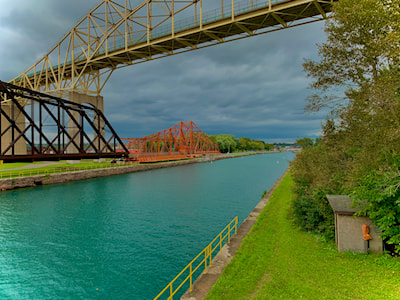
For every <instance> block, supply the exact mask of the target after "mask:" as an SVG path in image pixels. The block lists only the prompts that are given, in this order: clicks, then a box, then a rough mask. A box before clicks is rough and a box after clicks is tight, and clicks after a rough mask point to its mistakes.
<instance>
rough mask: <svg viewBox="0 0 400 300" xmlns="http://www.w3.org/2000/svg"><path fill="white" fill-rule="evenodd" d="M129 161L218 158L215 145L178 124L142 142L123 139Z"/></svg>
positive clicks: (192, 128)
mask: <svg viewBox="0 0 400 300" xmlns="http://www.w3.org/2000/svg"><path fill="white" fill-rule="evenodd" d="M121 140H123V141H124V142H125V146H126V148H127V149H128V150H129V153H130V158H131V159H132V160H136V161H139V162H141V163H143V162H158V161H168V160H179V159H188V158H195V157H198V156H202V155H205V154H220V153H221V152H220V150H219V146H218V144H217V143H216V142H215V141H214V140H212V139H211V138H210V137H209V136H208V135H207V134H205V133H203V132H202V131H201V130H200V129H199V128H198V127H197V125H196V124H195V123H194V122H192V121H188V122H183V121H182V122H179V123H178V124H176V125H174V126H172V127H171V128H168V129H165V130H163V131H160V132H157V133H154V134H151V135H148V136H145V137H143V138H136V139H132V138H122V139H121Z"/></svg>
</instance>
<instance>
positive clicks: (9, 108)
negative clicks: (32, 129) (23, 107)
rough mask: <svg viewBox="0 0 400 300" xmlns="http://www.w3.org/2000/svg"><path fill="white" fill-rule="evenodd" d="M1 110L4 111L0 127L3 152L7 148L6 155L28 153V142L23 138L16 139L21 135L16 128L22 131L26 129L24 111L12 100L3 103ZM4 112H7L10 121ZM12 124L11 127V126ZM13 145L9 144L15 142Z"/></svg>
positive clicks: (1, 115) (0, 115)
mask: <svg viewBox="0 0 400 300" xmlns="http://www.w3.org/2000/svg"><path fill="white" fill-rule="evenodd" d="M1 110H2V111H3V113H2V114H0V117H1V120H0V124H1V125H0V127H1V131H0V133H1V134H2V135H1V149H0V150H1V153H3V152H4V151H6V150H7V148H8V150H7V152H6V153H5V154H6V155H26V153H27V152H26V151H27V150H26V142H25V140H24V139H23V138H20V139H18V140H15V138H16V137H17V136H18V135H19V132H18V130H17V129H16V128H18V129H19V130H20V131H21V132H23V131H24V130H25V117H24V115H23V114H22V112H21V111H20V110H19V109H18V108H17V107H15V105H14V104H13V103H12V102H9V103H2V104H1ZM3 114H7V116H8V118H9V119H11V121H12V122H14V123H13V124H11V123H12V122H10V121H9V120H8V119H7V118H6V117H5V116H4V115H3ZM10 126H11V127H10ZM13 141H15V142H14V146H13V147H9V145H11V144H13Z"/></svg>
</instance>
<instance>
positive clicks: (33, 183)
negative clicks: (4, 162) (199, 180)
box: [0, 152, 275, 192]
mask: <svg viewBox="0 0 400 300" xmlns="http://www.w3.org/2000/svg"><path fill="white" fill-rule="evenodd" d="M268 153H275V152H265V153H244V154H239V155H229V156H217V157H215V156H206V157H200V158H193V159H189V160H178V161H170V162H163V163H157V164H142V165H140V164H139V165H128V166H118V167H111V168H101V169H93V170H83V171H74V172H64V173H53V174H41V175H33V176H23V177H13V178H4V179H0V192H2V191H10V190H15V189H22V188H31V187H37V186H42V185H52V184H60V183H67V182H71V181H79V180H86V179H92V178H98V177H106V176H113V175H121V174H127V173H134V172H142V171H149V170H156V169H162V168H170V167H177V166H183V165H189V164H195V163H203V162H212V161H216V160H222V159H230V158H238V157H244V156H251V155H259V154H268Z"/></svg>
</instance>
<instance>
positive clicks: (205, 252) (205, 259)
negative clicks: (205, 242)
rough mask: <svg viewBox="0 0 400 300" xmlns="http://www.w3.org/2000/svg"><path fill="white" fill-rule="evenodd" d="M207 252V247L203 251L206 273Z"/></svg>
mask: <svg viewBox="0 0 400 300" xmlns="http://www.w3.org/2000/svg"><path fill="white" fill-rule="evenodd" d="M207 252H208V247H207V248H206V249H205V251H204V273H206V274H207Z"/></svg>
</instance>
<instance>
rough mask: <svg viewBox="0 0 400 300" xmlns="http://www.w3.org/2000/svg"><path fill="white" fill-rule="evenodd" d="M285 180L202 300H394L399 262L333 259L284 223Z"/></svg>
mask: <svg viewBox="0 0 400 300" xmlns="http://www.w3.org/2000/svg"><path fill="white" fill-rule="evenodd" d="M292 184H293V182H292V180H291V178H290V175H288V176H286V178H285V179H284V180H283V181H282V183H281V184H280V186H279V187H278V188H277V189H276V190H275V192H274V194H273V195H272V197H271V199H270V201H269V203H268V205H267V206H266V207H265V209H264V211H263V212H262V214H261V215H260V217H259V218H258V220H257V222H256V224H255V225H254V227H253V228H252V230H251V231H250V233H249V234H248V236H247V237H246V238H245V239H244V240H243V242H242V245H241V247H240V249H239V250H238V251H237V252H236V255H235V257H234V258H233V260H232V262H231V263H230V264H229V265H228V266H227V267H226V268H225V270H224V272H223V274H222V276H221V277H220V278H219V280H218V281H217V283H216V284H215V285H214V287H213V288H212V290H211V291H210V293H209V295H208V297H207V298H206V299H209V300H210V299H218V300H221V299H229V300H232V299H300V298H303V299H400V260H399V259H396V258H391V257H388V256H382V255H371V254H370V255H366V254H355V253H351V252H347V253H338V252H337V250H336V246H335V244H334V243H324V242H321V241H319V240H318V239H317V238H315V237H313V236H311V235H309V234H307V233H305V232H301V231H299V230H298V229H297V228H295V227H294V225H293V224H292V223H291V221H290V220H289V219H288V215H289V210H290V202H291V198H292V194H291V186H292Z"/></svg>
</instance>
